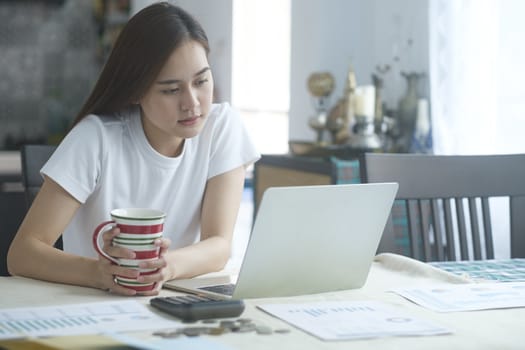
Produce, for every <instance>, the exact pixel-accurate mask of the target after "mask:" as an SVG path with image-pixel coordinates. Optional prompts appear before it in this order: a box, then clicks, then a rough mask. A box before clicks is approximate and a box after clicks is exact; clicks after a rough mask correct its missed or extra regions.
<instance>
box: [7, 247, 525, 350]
mask: <svg viewBox="0 0 525 350" xmlns="http://www.w3.org/2000/svg"><path fill="white" fill-rule="evenodd" d="M437 283H466V280H464V279H462V278H460V277H456V276H453V275H451V274H448V273H446V272H443V271H441V270H437V269H435V268H433V267H431V266H429V265H426V264H424V263H421V262H418V261H415V260H412V259H408V258H405V257H401V256H399V255H394V254H381V255H379V256H377V257H376V259H375V261H374V263H373V265H372V269H371V271H370V275H369V278H368V281H367V283H366V284H365V286H364V287H363V288H361V289H356V290H347V291H341V292H333V293H323V294H316V295H306V296H299V297H293V298H272V299H251V300H245V303H246V310H245V312H244V313H243V315H242V317H247V318H251V319H252V320H254V321H257V323H263V324H265V325H267V326H269V327H272V328H273V329H278V328H289V329H291V332H290V333H288V334H272V335H258V334H256V333H254V332H251V333H242V334H240V333H230V334H224V335H220V336H211V335H210V336H202V337H206V339H207V340H210V341H213V342H218V343H220V344H222V345H223V346H226V347H227V348H231V349H250V350H252V349H253V350H257V349H272V350H273V349H301V350H304V349H316V350H317V349H321V350H322V349H374V350H377V349H403V350H407V349H524V348H525V308H513V309H499V310H487V311H474V312H454V313H437V312H433V311H430V310H427V309H425V308H423V307H420V306H418V305H416V304H413V303H412V302H410V301H408V300H406V299H404V298H402V297H401V296H399V295H397V294H394V293H391V292H387V290H389V289H391V288H394V287H406V286H411V285H420V284H423V285H425V286H428V285H432V284H437ZM0 291H1V292H0V293H1V298H0V312H1V309H2V308H11V307H17V306H47V305H56V304H65V303H85V302H91V301H108V300H117V299H120V298H125V299H129V298H126V297H120V296H116V295H111V294H108V293H106V292H103V291H100V290H95V289H89V288H82V287H76V286H69V285H60V284H53V283H47V282H41V281H37V280H31V279H26V278H21V277H2V278H0ZM161 294H162V295H175V294H177V293H175V292H173V291H169V290H163V291H162V293H161ZM135 300H138V301H140V302H142V303H144V304H148V301H149V297H136V299H135ZM333 300H350V301H355V300H376V301H383V302H386V303H391V304H393V305H396V306H400V307H402V308H404V309H405V310H406V311H407V312H409V313H411V314H412V315H414V316H419V317H421V318H425V319H428V320H432V321H435V322H436V323H439V324H441V325H443V326H445V327H447V328H450V329H452V330H453V331H454V333H453V334H450V335H441V336H424V337H386V338H379V339H366V340H352V341H337V342H325V341H321V340H319V339H317V338H315V337H313V336H311V335H308V334H306V333H304V332H303V331H301V330H299V329H295V328H294V327H292V326H290V325H288V324H286V323H285V322H283V321H281V320H279V319H277V318H274V317H272V316H270V315H268V314H266V313H264V312H262V311H260V310H259V309H257V308H256V305H260V304H263V303H265V304H266V303H286V302H294V303H300V302H307V301H333ZM150 333H151V332H149V333H143V334H140V337H141V338H145V339H147V338H148V337H152V335H151V334H150Z"/></svg>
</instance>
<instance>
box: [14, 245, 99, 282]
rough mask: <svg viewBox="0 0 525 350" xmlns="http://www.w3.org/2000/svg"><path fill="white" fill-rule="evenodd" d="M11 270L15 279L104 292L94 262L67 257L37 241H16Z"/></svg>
mask: <svg viewBox="0 0 525 350" xmlns="http://www.w3.org/2000/svg"><path fill="white" fill-rule="evenodd" d="M8 268H9V273H11V274H12V275H18V276H24V277H31V278H36V279H41V280H47V281H51V282H58V283H66V284H74V285H80V286H85V287H93V288H102V284H101V283H100V281H99V280H98V278H97V276H98V274H97V261H96V260H95V259H92V258H86V257H81V256H76V255H72V254H68V253H65V252H63V251H61V250H59V249H56V248H54V247H52V246H50V245H48V244H46V243H44V242H41V241H39V240H38V239H35V238H25V239H20V238H19V239H15V240H14V241H13V245H12V247H11V249H10V250H9V254H8Z"/></svg>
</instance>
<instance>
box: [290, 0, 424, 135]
mask: <svg viewBox="0 0 525 350" xmlns="http://www.w3.org/2000/svg"><path fill="white" fill-rule="evenodd" d="M291 13H292V33H291V41H292V44H291V45H292V48H291V78H290V82H291V83H290V85H291V86H290V128H289V137H290V139H292V140H314V138H315V134H314V132H313V130H312V129H310V127H309V126H308V119H309V118H310V116H311V115H312V113H313V105H312V100H311V97H310V95H309V93H308V91H307V88H306V81H307V79H308V76H309V74H311V73H312V72H314V71H329V72H331V73H332V74H333V75H334V77H335V79H336V88H335V91H334V93H333V95H332V99H331V103H332V104H333V103H335V102H336V101H337V99H338V98H339V97H340V96H341V94H342V92H343V88H344V79H345V76H346V74H347V71H348V67H349V65H350V62H351V63H352V65H353V67H354V70H355V72H356V78H357V83H358V84H371V74H372V72H374V70H375V67H376V65H377V64H381V65H383V64H387V63H388V64H390V65H392V67H393V69H392V70H391V71H390V72H389V73H387V74H386V75H385V76H384V79H385V92H384V94H385V100H386V102H387V103H388V104H389V107H390V108H393V107H395V105H396V104H397V100H398V98H399V97H401V95H402V94H403V93H404V89H405V85H404V84H405V82H404V80H403V78H400V75H399V72H400V71H401V70H402V69H404V70H406V69H409V70H415V71H422V72H427V73H428V39H427V38H428V29H427V26H428V0H396V1H390V0H368V1H360V0H292V10H291ZM408 38H412V40H413V45H412V48H411V49H408V48H407V44H406V43H407V41H408ZM396 48H397V49H396ZM394 54H397V55H398V56H399V57H400V60H399V62H398V63H395V62H394V61H393V56H394ZM422 93H423V94H424V95H428V91H426V89H423V91H422Z"/></svg>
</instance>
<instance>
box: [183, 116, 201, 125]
mask: <svg viewBox="0 0 525 350" xmlns="http://www.w3.org/2000/svg"><path fill="white" fill-rule="evenodd" d="M198 119H199V117H192V118H187V119H183V120H179V124H182V125H184V126H192V125H194V124H195V123H197V120H198Z"/></svg>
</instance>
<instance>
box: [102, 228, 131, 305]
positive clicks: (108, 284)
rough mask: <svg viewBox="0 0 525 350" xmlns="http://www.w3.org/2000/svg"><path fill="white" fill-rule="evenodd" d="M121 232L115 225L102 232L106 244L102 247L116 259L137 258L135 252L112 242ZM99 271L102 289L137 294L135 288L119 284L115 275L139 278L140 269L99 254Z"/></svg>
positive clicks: (117, 292) (116, 292) (122, 293)
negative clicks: (117, 262) (123, 264)
mask: <svg viewBox="0 0 525 350" xmlns="http://www.w3.org/2000/svg"><path fill="white" fill-rule="evenodd" d="M119 233H120V229H119V228H118V227H116V226H115V227H114V228H112V229H111V230H107V231H106V232H104V233H103V234H102V239H103V242H104V246H103V247H102V249H103V250H104V252H105V253H106V254H108V255H109V256H112V257H114V258H116V259H120V258H123V259H135V252H134V251H132V250H130V249H127V248H124V247H119V246H115V245H113V244H112V241H113V238H114V237H115V236H117V235H118V234H119ZM98 272H99V276H100V278H101V282H102V284H101V289H104V290H107V291H109V292H110V293H115V294H121V295H136V294H137V291H135V290H134V289H130V288H126V287H123V286H121V285H119V284H118V283H117V282H116V279H115V277H116V276H117V275H118V276H122V277H129V278H137V277H138V276H139V271H138V270H136V269H131V268H128V267H122V266H119V265H117V264H115V263H114V262H113V261H110V260H109V259H107V258H106V257H104V256H102V255H100V254H99V256H98Z"/></svg>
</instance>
